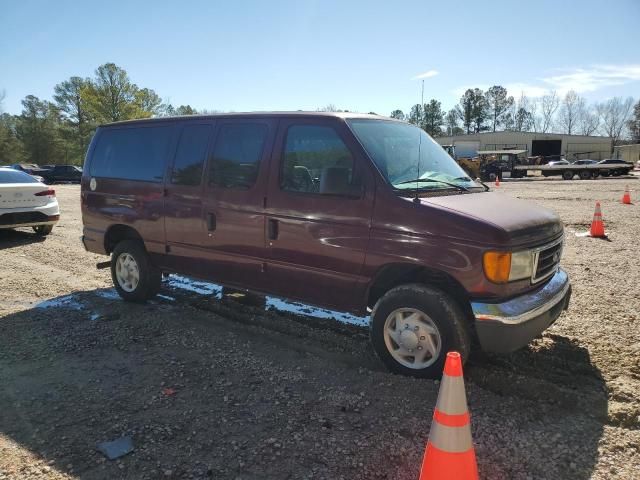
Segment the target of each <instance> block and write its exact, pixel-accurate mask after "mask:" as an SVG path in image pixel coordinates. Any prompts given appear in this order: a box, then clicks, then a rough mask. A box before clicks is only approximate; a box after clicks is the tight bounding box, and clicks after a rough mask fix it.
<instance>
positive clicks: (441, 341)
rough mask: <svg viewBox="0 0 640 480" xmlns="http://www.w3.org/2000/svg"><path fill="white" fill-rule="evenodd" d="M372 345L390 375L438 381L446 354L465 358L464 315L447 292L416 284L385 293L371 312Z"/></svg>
mask: <svg viewBox="0 0 640 480" xmlns="http://www.w3.org/2000/svg"><path fill="white" fill-rule="evenodd" d="M371 342H372V344H373V347H374V349H375V351H376V353H377V355H378V357H379V358H380V359H381V360H382V362H383V363H384V364H385V365H386V366H387V368H389V370H391V371H392V372H395V373H400V374H403V375H409V376H413V377H421V378H440V376H441V375H442V369H443V367H444V361H445V358H446V355H447V352H449V351H451V350H457V351H458V352H460V354H461V355H462V358H463V359H466V358H467V356H468V354H469V349H470V341H469V333H468V330H467V324H466V321H465V317H464V313H463V312H462V310H461V308H460V306H459V305H458V304H457V303H456V302H455V301H454V300H453V299H452V298H451V297H449V296H448V295H447V294H446V293H444V292H442V291H440V290H437V289H434V288H430V287H427V286H426V285H420V284H408V285H401V286H399V287H396V288H394V289H392V290H390V291H389V292H387V293H386V294H385V295H384V296H383V297H382V298H381V299H380V300H378V302H377V303H376V305H375V307H374V309H373V312H372V314H371Z"/></svg>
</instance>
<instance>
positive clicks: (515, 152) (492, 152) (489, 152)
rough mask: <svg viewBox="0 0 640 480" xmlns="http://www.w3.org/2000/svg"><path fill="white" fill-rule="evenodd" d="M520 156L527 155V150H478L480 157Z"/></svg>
mask: <svg viewBox="0 0 640 480" xmlns="http://www.w3.org/2000/svg"><path fill="white" fill-rule="evenodd" d="M508 153H510V154H512V155H520V154H522V153H527V150H478V155H502V154H508Z"/></svg>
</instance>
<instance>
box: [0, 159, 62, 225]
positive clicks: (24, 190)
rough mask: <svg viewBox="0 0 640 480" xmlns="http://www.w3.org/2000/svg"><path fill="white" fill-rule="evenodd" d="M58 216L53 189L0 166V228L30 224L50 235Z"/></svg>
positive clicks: (23, 174) (18, 172)
mask: <svg viewBox="0 0 640 480" xmlns="http://www.w3.org/2000/svg"><path fill="white" fill-rule="evenodd" d="M59 218H60V209H59V207H58V200H57V199H56V192H55V190H52V189H51V188H49V187H47V186H46V185H44V184H43V183H41V182H38V181H37V180H36V179H34V178H33V177H32V176H31V175H29V174H28V173H25V172H21V171H18V170H15V169H13V168H0V229H7V228H18V227H33V230H34V231H35V232H36V233H37V234H39V235H49V234H50V233H51V230H53V226H54V225H55V224H56V222H57V221H58V219H59Z"/></svg>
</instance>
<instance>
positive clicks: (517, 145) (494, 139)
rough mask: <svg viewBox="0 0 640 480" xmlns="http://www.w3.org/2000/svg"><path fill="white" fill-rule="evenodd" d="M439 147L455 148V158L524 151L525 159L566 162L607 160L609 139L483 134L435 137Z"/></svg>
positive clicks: (510, 133)
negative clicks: (563, 159)
mask: <svg viewBox="0 0 640 480" xmlns="http://www.w3.org/2000/svg"><path fill="white" fill-rule="evenodd" d="M436 141H437V142H438V143H439V144H440V145H455V149H456V157H458V158H462V157H475V156H476V155H477V152H478V150H511V149H517V150H526V151H527V154H526V155H527V156H537V155H542V156H545V157H549V156H553V157H558V158H560V157H564V158H566V159H567V160H577V159H586V158H590V159H593V160H602V159H605V158H611V156H612V155H611V137H594V136H587V135H564V134H559V133H532V132H486V133H475V134H470V135H454V136H452V137H438V138H436Z"/></svg>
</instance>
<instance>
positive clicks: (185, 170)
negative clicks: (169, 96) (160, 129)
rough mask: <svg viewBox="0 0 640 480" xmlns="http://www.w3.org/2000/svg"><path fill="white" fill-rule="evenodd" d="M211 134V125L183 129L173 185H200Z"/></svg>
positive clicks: (190, 126)
mask: <svg viewBox="0 0 640 480" xmlns="http://www.w3.org/2000/svg"><path fill="white" fill-rule="evenodd" d="M210 134H211V126H210V125H186V126H185V127H184V128H183V129H182V134H181V135H180V142H179V143H178V149H177V151H176V158H175V160H174V162H173V172H172V174H171V183H173V184H175V185H200V181H201V179H202V166H203V165H204V157H205V155H206V154H207V145H208V144H209V136H210Z"/></svg>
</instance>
